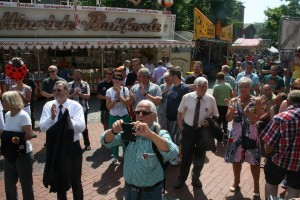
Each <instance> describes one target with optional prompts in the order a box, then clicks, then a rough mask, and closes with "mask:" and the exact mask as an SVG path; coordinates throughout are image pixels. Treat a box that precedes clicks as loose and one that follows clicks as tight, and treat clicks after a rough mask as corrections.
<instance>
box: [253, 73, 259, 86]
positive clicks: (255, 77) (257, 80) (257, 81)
mask: <svg viewBox="0 0 300 200" xmlns="http://www.w3.org/2000/svg"><path fill="white" fill-rule="evenodd" d="M258 84H260V81H259V78H258V76H257V74H255V75H254V79H253V85H258Z"/></svg>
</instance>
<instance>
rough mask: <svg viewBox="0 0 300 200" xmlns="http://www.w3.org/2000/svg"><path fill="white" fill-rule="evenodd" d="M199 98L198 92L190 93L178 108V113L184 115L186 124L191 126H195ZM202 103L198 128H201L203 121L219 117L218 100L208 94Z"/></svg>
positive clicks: (202, 99) (183, 98)
mask: <svg viewBox="0 0 300 200" xmlns="http://www.w3.org/2000/svg"><path fill="white" fill-rule="evenodd" d="M197 98H198V95H197V92H196V91H194V92H190V93H188V94H186V95H184V96H183V97H182V100H181V103H180V105H179V107H178V112H180V113H183V114H184V122H185V123H186V124H187V125H189V126H193V122H194V115H195V109H196V104H197V101H198V99H197ZM200 103H201V105H200V112H199V121H198V127H201V123H202V121H204V120H205V119H206V118H208V117H212V116H215V117H218V116H219V112H218V108H217V104H216V100H215V98H214V97H213V96H212V95H210V94H208V93H206V94H205V95H204V96H203V97H202V98H201V100H200Z"/></svg>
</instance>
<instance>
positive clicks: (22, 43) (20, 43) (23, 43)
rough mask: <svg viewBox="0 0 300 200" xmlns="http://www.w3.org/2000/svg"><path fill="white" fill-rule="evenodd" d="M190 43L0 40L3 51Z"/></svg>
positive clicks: (186, 43) (185, 43)
mask: <svg viewBox="0 0 300 200" xmlns="http://www.w3.org/2000/svg"><path fill="white" fill-rule="evenodd" d="M192 46H193V42H192V41H178V40H166V39H152V38H149V39H148V38H141V39H137V38H134V39H130V38H128V39H127V38H107V39H106V38H105V39H103V38H0V48H3V49H9V48H12V49H42V48H43V49H49V48H50V49H56V48H58V49H71V48H74V49H77V48H82V49H83V48H88V49H90V48H147V47H150V48H153V47H156V48H159V47H161V48H164V47H171V48H172V47H192Z"/></svg>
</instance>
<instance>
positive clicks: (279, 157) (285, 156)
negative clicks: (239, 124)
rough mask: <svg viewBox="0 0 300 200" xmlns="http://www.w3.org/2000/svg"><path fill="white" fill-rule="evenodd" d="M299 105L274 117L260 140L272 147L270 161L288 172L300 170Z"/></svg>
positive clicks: (290, 107)
mask: <svg viewBox="0 0 300 200" xmlns="http://www.w3.org/2000/svg"><path fill="white" fill-rule="evenodd" d="M299 130H300V105H294V106H289V107H288V108H287V109H286V111H284V112H282V113H279V114H277V115H275V117H274V118H273V120H272V121H271V122H270V123H269V124H268V125H267V127H266V128H265V129H264V130H263V133H262V134H263V137H262V139H263V140H264V141H265V142H266V144H267V145H269V146H273V145H274V150H273V153H272V157H271V159H272V161H273V162H274V163H275V164H276V165H277V166H279V167H281V168H283V169H286V170H288V171H299V170H300V153H299V152H300V134H299Z"/></svg>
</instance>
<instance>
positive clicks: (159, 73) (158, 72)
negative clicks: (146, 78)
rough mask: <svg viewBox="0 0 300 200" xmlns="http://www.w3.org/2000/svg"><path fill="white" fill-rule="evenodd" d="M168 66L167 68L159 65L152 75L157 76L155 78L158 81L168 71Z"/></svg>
mask: <svg viewBox="0 0 300 200" xmlns="http://www.w3.org/2000/svg"><path fill="white" fill-rule="evenodd" d="M166 71H167V68H165V67H164V66H162V65H159V66H158V67H157V68H155V69H154V71H153V74H152V77H153V78H155V80H156V81H157V80H158V79H159V78H160V77H162V76H163V75H164V73H166Z"/></svg>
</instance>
